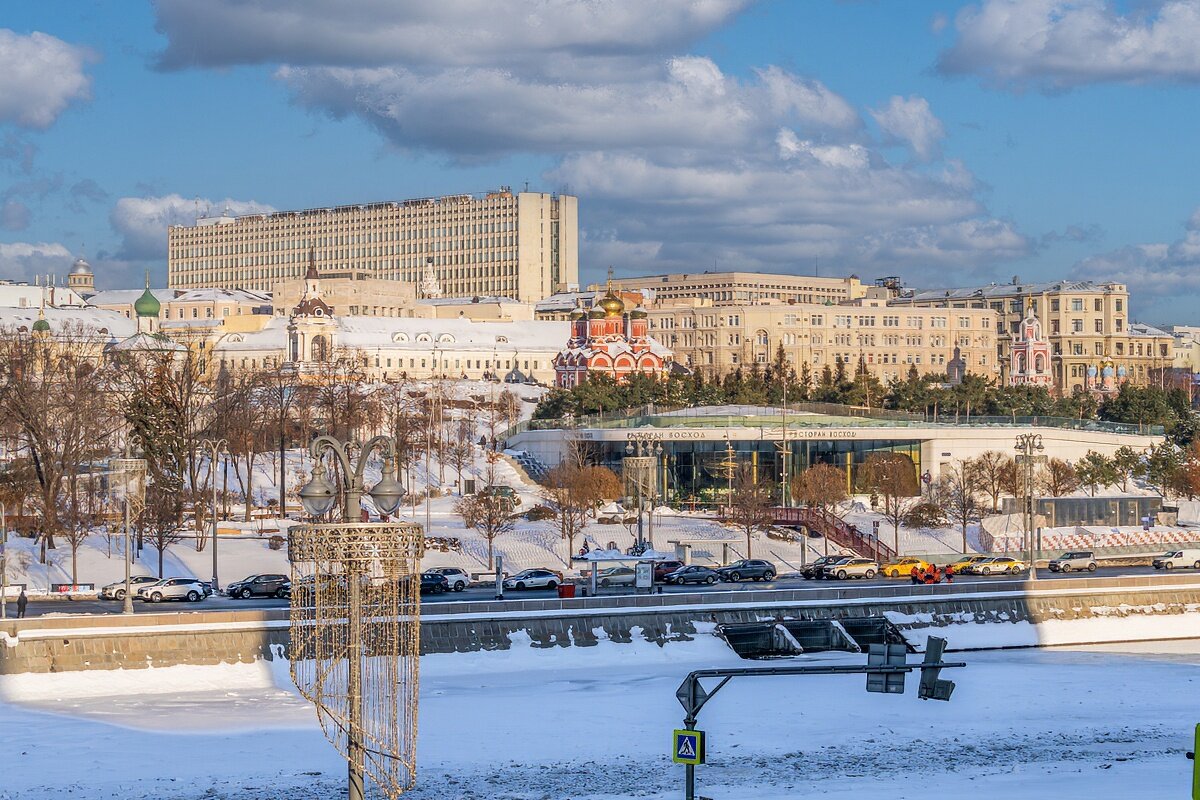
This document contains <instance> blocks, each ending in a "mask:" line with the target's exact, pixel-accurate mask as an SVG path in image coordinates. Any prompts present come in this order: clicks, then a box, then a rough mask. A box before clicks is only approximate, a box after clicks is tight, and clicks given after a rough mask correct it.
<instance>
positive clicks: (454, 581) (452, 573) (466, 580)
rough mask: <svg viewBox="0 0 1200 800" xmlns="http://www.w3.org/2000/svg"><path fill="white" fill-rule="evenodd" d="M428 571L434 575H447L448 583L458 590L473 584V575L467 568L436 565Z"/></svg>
mask: <svg viewBox="0 0 1200 800" xmlns="http://www.w3.org/2000/svg"><path fill="white" fill-rule="evenodd" d="M427 571H428V572H430V573H432V574H434V575H443V576H445V578H446V583H448V584H449V585H450V588H451V589H452V590H454V591H456V592H461V591H462V590H463V589H465V588H467V587H468V586H470V585H471V576H470V575H468V574H467V571H466V570H464V569H460V568H458V567H434V568H433V569H430V570H427Z"/></svg>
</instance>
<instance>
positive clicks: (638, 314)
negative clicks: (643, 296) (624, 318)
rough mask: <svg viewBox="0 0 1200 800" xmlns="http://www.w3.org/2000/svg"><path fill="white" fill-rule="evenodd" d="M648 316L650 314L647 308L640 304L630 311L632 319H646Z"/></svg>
mask: <svg viewBox="0 0 1200 800" xmlns="http://www.w3.org/2000/svg"><path fill="white" fill-rule="evenodd" d="M648 316H650V315H649V314H648V313H646V309H644V308H642V307H641V306H638V307H637V308H635V309H634V310H633V311H630V312H629V318H630V319H645V318H646V317H648Z"/></svg>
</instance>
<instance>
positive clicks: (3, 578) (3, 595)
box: [0, 500, 8, 619]
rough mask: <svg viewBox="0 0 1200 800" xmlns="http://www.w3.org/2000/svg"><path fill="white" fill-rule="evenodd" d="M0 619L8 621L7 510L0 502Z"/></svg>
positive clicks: (0, 501)
mask: <svg viewBox="0 0 1200 800" xmlns="http://www.w3.org/2000/svg"><path fill="white" fill-rule="evenodd" d="M0 619H8V508H7V506H5V505H4V501H3V500H0Z"/></svg>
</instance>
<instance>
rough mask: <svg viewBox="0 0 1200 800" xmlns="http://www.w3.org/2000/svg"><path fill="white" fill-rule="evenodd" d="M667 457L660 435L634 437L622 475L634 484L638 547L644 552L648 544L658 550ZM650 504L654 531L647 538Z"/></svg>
mask: <svg viewBox="0 0 1200 800" xmlns="http://www.w3.org/2000/svg"><path fill="white" fill-rule="evenodd" d="M662 454H663V447H662V440H661V438H660V437H659V435H657V434H644V433H631V434H629V441H628V443H627V444H626V445H625V458H624V460H623V461H622V462H621V471H622V472H623V473H624V474H625V479H626V481H630V480H632V481H633V484H634V486H633V488H634V490H635V494H636V502H637V544H638V549H639V550H640V549H644V548H645V546H646V541H647V540H649V542H650V546H651V547H654V502H655V500H656V499H657V497H658V460H659V458H660V457H661V456H662ZM647 499H648V500H649V501H650V509H651V510H650V527H649V530H648V531H646V532H645V535H643V527H642V514H643V512H644V511H645V505H646V504H645V501H646V500H647Z"/></svg>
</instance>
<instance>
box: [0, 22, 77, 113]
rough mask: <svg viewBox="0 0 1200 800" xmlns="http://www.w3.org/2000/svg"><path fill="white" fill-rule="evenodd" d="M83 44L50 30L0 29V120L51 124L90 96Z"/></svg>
mask: <svg viewBox="0 0 1200 800" xmlns="http://www.w3.org/2000/svg"><path fill="white" fill-rule="evenodd" d="M92 60H94V56H93V55H92V53H91V52H90V51H89V50H87V49H86V48H83V47H76V46H75V45H71V44H67V43H66V42H64V41H63V40H62V39H57V38H55V37H53V36H50V35H48V34H45V33H37V32H34V33H31V34H29V35H28V36H22V35H21V34H18V33H15V32H14V31H11V30H8V29H6V28H0V123H5V122H10V123H15V124H17V125H20V126H22V127H25V128H48V127H50V125H52V124H53V123H54V121H55V120H56V119H58V116H59V114H61V113H62V112H63V111H64V110H65V109H66V107H67V106H68V105H70V104H71V103H72V102H73V101H76V100H87V99H89V98H90V97H91V86H92V79H91V78H90V77H89V76H88V75H87V74H85V73H84V66H85V65H86V64H87V63H88V62H89V61H92Z"/></svg>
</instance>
